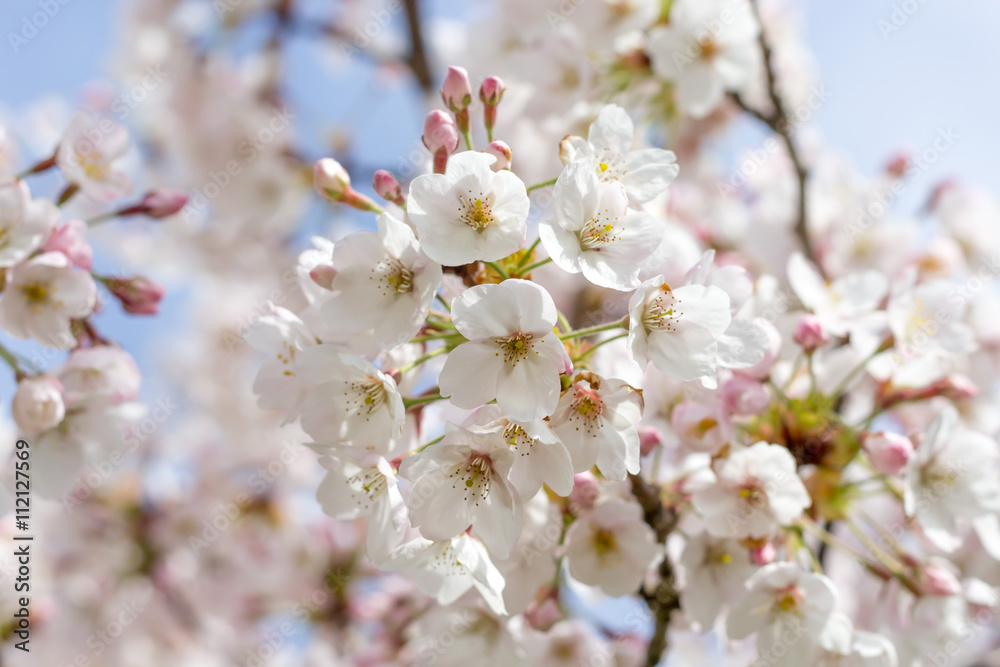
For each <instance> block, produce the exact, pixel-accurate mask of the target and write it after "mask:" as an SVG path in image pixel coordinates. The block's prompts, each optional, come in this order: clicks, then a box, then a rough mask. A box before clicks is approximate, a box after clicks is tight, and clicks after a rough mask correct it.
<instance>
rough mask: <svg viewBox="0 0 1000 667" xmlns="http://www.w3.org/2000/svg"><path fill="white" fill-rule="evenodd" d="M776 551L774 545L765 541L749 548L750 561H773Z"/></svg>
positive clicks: (756, 562) (757, 563) (764, 562)
mask: <svg viewBox="0 0 1000 667" xmlns="http://www.w3.org/2000/svg"><path fill="white" fill-rule="evenodd" d="M775 555H777V552H776V550H775V548H774V545H773V544H771V543H770V542H767V543H765V544H763V545H761V546H759V547H754V548H753V549H751V550H750V562H751V563H753V564H754V565H767V564H768V563H771V562H773V561H774V557H775Z"/></svg>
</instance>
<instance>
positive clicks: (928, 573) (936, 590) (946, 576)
mask: <svg viewBox="0 0 1000 667" xmlns="http://www.w3.org/2000/svg"><path fill="white" fill-rule="evenodd" d="M920 583H921V584H922V588H923V589H924V592H926V593H927V594H928V595H958V594H959V593H961V592H962V584H961V583H960V582H959V581H958V578H957V577H956V576H955V575H954V574H952V573H951V572H949V571H948V570H946V569H945V568H944V567H943V566H942V565H938V564H936V563H928V564H927V565H926V566H925V567H924V568H922V569H921V570H920Z"/></svg>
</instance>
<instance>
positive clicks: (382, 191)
mask: <svg viewBox="0 0 1000 667" xmlns="http://www.w3.org/2000/svg"><path fill="white" fill-rule="evenodd" d="M372 187H373V188H374V189H375V194H377V195H378V196H379V197H381V198H382V199H384V200H386V201H391V202H393V203H395V204H399V205H400V206H402V205H403V203H404V200H403V188H401V187H400V186H399V181H397V180H396V177H395V176H393V175H392V174H390V173H389V172H387V171H386V170H385V169H379V170H378V171H376V172H375V179H374V182H373V183H372Z"/></svg>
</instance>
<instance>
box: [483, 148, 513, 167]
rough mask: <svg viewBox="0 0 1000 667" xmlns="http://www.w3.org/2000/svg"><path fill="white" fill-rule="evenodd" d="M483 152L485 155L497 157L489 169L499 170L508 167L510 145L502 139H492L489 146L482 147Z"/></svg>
mask: <svg viewBox="0 0 1000 667" xmlns="http://www.w3.org/2000/svg"><path fill="white" fill-rule="evenodd" d="M483 152H484V153H486V154H487V155H492V156H493V157H495V158H496V159H497V161H496V162H494V163H493V164H492V165H490V169H492V170H493V171H500V170H501V169H510V156H511V153H510V146H508V145H507V143H506V142H504V141H494V142H491V143H490V145H489V146H487V147H486V148H484V149H483Z"/></svg>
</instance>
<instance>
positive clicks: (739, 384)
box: [719, 374, 771, 415]
mask: <svg viewBox="0 0 1000 667" xmlns="http://www.w3.org/2000/svg"><path fill="white" fill-rule="evenodd" d="M719 394H720V395H721V398H722V407H723V408H725V410H726V412H727V413H728V414H731V415H755V414H758V413H760V412H763V411H764V409H765V408H767V405H768V403H770V402H771V396H770V395H769V394H768V393H767V389H765V388H764V385H763V384H761V383H760V382H759V381H757V380H755V379H753V378H750V377H746V376H745V375H738V374H734V375H733V377H731V378H730V379H729V380H727V381H726V383H725V384H723V385H722V386H721V387H720V388H719Z"/></svg>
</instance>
